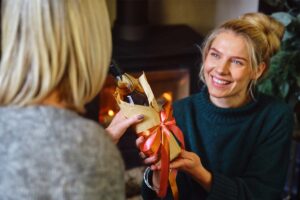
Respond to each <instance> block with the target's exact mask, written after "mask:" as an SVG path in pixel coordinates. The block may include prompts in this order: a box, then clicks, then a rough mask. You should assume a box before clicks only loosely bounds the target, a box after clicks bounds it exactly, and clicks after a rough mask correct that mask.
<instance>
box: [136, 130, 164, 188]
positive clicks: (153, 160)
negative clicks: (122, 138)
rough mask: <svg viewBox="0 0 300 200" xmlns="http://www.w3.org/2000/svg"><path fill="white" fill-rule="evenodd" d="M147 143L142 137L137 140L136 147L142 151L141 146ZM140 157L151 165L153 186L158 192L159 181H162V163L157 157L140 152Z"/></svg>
mask: <svg viewBox="0 0 300 200" xmlns="http://www.w3.org/2000/svg"><path fill="white" fill-rule="evenodd" d="M144 142H145V138H144V137H143V136H140V137H138V138H137V139H136V146H137V147H138V148H139V149H140V145H141V144H143V143H144ZM140 157H141V158H142V159H144V164H146V165H150V168H151V170H152V171H153V175H152V184H153V187H154V188H156V189H157V190H156V191H157V192H158V189H159V185H160V183H159V180H160V163H159V162H158V161H159V158H158V156H157V155H153V156H149V157H147V156H146V155H145V154H144V153H143V152H140Z"/></svg>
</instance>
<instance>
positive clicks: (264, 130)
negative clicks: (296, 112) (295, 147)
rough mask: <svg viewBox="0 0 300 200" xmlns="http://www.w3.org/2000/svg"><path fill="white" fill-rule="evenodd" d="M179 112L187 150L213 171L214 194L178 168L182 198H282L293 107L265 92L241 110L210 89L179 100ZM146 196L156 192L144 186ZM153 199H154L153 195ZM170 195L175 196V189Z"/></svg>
mask: <svg viewBox="0 0 300 200" xmlns="http://www.w3.org/2000/svg"><path fill="white" fill-rule="evenodd" d="M173 108H174V116H175V118H176V122H177V124H178V126H179V127H180V129H181V130H182V132H183V133H184V139H185V143H186V150H188V151H192V152H194V153H196V154H198V155H199V157H200V158H201V161H202V164H203V165H204V166H205V167H206V169H208V170H209V171H210V172H212V175H213V182H212V188H211V191H210V192H209V193H207V192H205V191H204V189H203V188H202V187H201V185H200V184H198V183H196V182H195V181H194V180H193V179H192V178H191V177H189V176H188V175H186V174H184V173H182V172H179V174H178V177H177V184H178V187H179V196H180V199H181V200H196V199H197V200H199V199H209V200H246V199H247V200H251V199H255V200H276V199H280V197H281V192H282V190H283V185H284V181H285V176H286V172H287V166H288V161H289V148H290V142H291V134H292V131H293V115H292V110H291V109H290V108H289V106H288V105H286V104H285V103H283V102H280V101H278V100H275V99H273V98H271V97H269V96H266V95H263V94H259V93H257V94H256V100H255V101H251V102H250V103H248V104H247V105H245V106H243V107H240V108H219V107H216V106H215V105H213V104H212V103H211V102H210V100H209V95H208V91H207V88H204V89H203V90H202V91H201V92H200V93H198V94H196V95H193V96H190V97H188V98H185V99H183V100H180V101H178V102H175V103H174V106H173ZM143 195H144V197H145V199H153V198H152V197H151V195H154V194H153V192H151V191H150V190H148V189H147V188H146V187H145V186H144V187H143ZM148 197H151V198H148ZM165 199H173V198H172V197H171V194H170V191H169V193H168V195H167V197H166V198H165Z"/></svg>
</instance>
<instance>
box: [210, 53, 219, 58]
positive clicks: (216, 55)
mask: <svg viewBox="0 0 300 200" xmlns="http://www.w3.org/2000/svg"><path fill="white" fill-rule="evenodd" d="M210 55H211V56H212V57H215V58H220V56H219V55H218V54H217V53H215V52H211V53H210Z"/></svg>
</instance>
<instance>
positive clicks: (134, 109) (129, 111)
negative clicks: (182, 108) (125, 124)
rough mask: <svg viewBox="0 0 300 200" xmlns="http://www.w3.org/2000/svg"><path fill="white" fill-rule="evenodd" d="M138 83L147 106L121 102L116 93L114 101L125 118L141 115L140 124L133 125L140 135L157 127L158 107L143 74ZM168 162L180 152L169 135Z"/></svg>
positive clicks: (158, 118) (175, 142)
mask: <svg viewBox="0 0 300 200" xmlns="http://www.w3.org/2000/svg"><path fill="white" fill-rule="evenodd" d="M138 81H139V82H140V85H141V86H142V88H143V89H144V91H145V93H146V96H147V98H148V102H149V106H141V105H132V104H129V103H127V102H125V101H122V100H121V99H122V98H121V96H120V94H119V93H118V92H116V93H115V98H116V101H117V103H118V105H119V107H120V109H121V111H122V113H123V114H124V115H125V116H126V117H132V116H135V115H137V114H143V115H144V120H143V121H142V122H141V123H138V124H136V125H135V127H134V128H135V131H136V133H137V134H139V133H142V132H144V131H147V130H149V129H150V128H152V127H155V126H158V125H159V124H160V107H159V106H158V104H157V102H156V99H155V97H154V95H153V92H152V90H151V87H150V85H149V83H148V81H147V78H146V76H145V73H143V74H142V75H141V76H140V77H139V79H138ZM169 141H170V145H169V146H170V160H173V159H174V158H176V157H177V156H178V155H179V154H180V152H181V147H180V146H179V144H178V143H177V141H176V139H175V138H174V136H173V135H172V134H171V136H170V140H169Z"/></svg>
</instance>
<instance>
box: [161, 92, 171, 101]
mask: <svg viewBox="0 0 300 200" xmlns="http://www.w3.org/2000/svg"><path fill="white" fill-rule="evenodd" d="M162 96H163V97H164V98H165V99H166V100H167V101H172V92H164V93H163V94H162Z"/></svg>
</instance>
